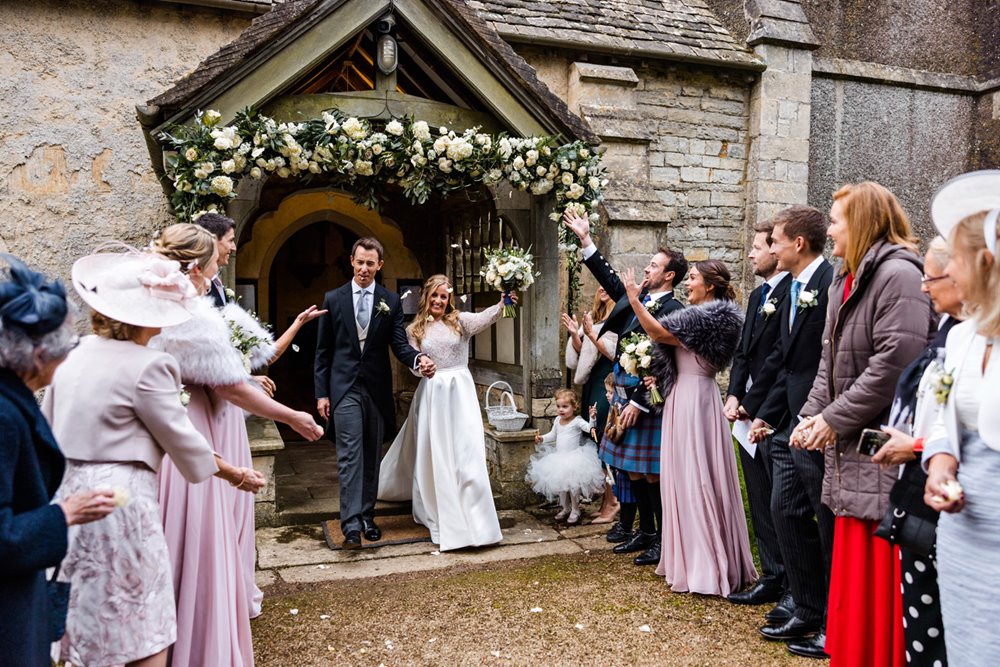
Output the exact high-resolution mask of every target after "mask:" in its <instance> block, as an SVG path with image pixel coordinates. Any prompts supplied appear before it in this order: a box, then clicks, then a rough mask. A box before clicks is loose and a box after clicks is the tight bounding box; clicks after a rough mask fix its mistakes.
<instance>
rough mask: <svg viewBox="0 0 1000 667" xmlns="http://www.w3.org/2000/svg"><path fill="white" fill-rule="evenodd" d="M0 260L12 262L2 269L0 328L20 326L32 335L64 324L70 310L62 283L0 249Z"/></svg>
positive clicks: (0, 272)
mask: <svg viewBox="0 0 1000 667" xmlns="http://www.w3.org/2000/svg"><path fill="white" fill-rule="evenodd" d="M0 260H4V261H6V262H7V264H8V265H9V268H8V269H7V270H6V271H3V270H0V329H2V328H3V327H17V328H18V329H21V330H22V331H24V332H25V333H26V334H28V335H29V336H44V335H45V334H47V333H51V332H53V331H55V330H56V329H58V328H59V327H60V326H62V324H63V322H65V321H66V313H67V312H68V306H67V304H66V290H65V289H64V288H63V286H62V283H60V282H59V281H58V280H49V279H48V278H47V277H46V276H45V275H44V274H42V273H39V272H37V271H32V270H31V269H29V268H28V267H27V266H26V265H25V264H24V262H22V261H21V260H19V259H18V258H17V257H14V256H13V255H8V254H7V253H0ZM4 274H7V275H4Z"/></svg>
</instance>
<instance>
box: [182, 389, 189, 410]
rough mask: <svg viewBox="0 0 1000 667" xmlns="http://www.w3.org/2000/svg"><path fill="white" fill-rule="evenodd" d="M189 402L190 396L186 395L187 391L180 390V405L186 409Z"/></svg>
mask: <svg viewBox="0 0 1000 667" xmlns="http://www.w3.org/2000/svg"><path fill="white" fill-rule="evenodd" d="M190 402H191V394H190V393H188V391H187V389H181V405H183V406H184V407H185V408H186V407H187V406H188V403H190Z"/></svg>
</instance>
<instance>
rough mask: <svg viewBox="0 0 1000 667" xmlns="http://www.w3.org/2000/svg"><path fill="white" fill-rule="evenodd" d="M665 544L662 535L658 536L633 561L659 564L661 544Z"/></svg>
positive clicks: (639, 563) (638, 563)
mask: <svg viewBox="0 0 1000 667" xmlns="http://www.w3.org/2000/svg"><path fill="white" fill-rule="evenodd" d="M661 544H663V542H662V540H661V539H660V536H659V535H657V536H656V541H655V542H653V544H652V545H651V546H650V547H649V548H648V549H646V550H645V551H643V552H642V553H641V554H639V555H638V556H636V557H635V560H633V561H632V562H633V563H635V564H636V565H659V564H660V545H661Z"/></svg>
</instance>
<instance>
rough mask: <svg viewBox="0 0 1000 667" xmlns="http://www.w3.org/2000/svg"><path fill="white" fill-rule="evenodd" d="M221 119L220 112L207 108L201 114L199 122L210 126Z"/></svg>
mask: <svg viewBox="0 0 1000 667" xmlns="http://www.w3.org/2000/svg"><path fill="white" fill-rule="evenodd" d="M220 120H222V114H221V113H219V112H218V111H213V110H212V109H209V110H208V111H206V112H205V113H203V114H202V115H201V122H202V124H203V125H204V126H205V127H212V126H213V125H215V124H217V123H218V122H219V121H220Z"/></svg>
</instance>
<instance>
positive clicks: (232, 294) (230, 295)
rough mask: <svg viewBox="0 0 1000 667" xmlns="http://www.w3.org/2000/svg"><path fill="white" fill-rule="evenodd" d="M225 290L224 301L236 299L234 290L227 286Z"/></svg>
mask: <svg viewBox="0 0 1000 667" xmlns="http://www.w3.org/2000/svg"><path fill="white" fill-rule="evenodd" d="M225 291H226V301H235V300H236V292H234V291H233V290H232V289H231V288H229V287H227V288H226V290H225Z"/></svg>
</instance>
